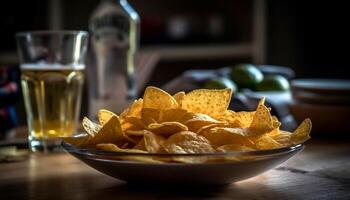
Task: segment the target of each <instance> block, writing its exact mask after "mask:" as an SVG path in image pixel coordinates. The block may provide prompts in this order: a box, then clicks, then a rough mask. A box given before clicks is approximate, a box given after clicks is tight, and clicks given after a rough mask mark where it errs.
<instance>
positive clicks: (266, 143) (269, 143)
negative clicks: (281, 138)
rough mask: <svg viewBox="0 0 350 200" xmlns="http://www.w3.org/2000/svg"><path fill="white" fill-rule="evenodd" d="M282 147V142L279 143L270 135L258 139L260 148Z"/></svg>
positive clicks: (257, 143) (257, 144) (257, 145)
mask: <svg viewBox="0 0 350 200" xmlns="http://www.w3.org/2000/svg"><path fill="white" fill-rule="evenodd" d="M281 147H283V145H282V144H280V143H278V142H277V141H276V140H274V139H272V138H271V137H270V136H268V135H264V136H262V137H260V138H259V139H258V140H257V141H256V148H257V149H260V150H267V149H277V148H281Z"/></svg>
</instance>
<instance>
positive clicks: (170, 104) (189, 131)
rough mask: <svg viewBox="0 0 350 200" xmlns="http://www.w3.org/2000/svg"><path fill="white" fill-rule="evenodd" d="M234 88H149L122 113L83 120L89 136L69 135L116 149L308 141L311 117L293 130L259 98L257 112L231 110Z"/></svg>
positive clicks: (225, 148)
mask: <svg viewBox="0 0 350 200" xmlns="http://www.w3.org/2000/svg"><path fill="white" fill-rule="evenodd" d="M231 95H232V92H231V90H230V89H222V90H206V89H199V90H194V91H191V92H189V93H187V94H185V92H178V93H176V94H175V95H173V96H171V95H170V94H168V93H167V92H165V91H163V90H161V89H159V88H156V87H147V88H146V91H145V93H144V96H143V98H142V99H138V100H135V101H134V102H133V103H132V105H130V106H129V107H128V108H126V109H125V110H124V111H123V112H122V113H121V114H120V115H117V114H114V113H113V112H111V111H108V110H100V111H99V113H98V120H99V123H94V122H92V121H91V120H89V119H88V118H86V117H85V118H84V119H83V127H84V129H85V130H86V132H87V134H85V135H83V136H82V137H70V138H66V141H67V142H68V143H71V144H72V145H75V146H77V147H80V148H95V149H101V150H107V151H114V152H134V153H171V154H173V153H176V154H188V153H191V154H196V153H214V152H232V151H253V150H266V149H275V148H281V147H285V146H291V145H295V144H300V143H303V142H305V141H306V140H308V139H309V138H310V137H309V134H310V131H311V121H310V119H305V120H304V121H303V122H302V123H301V124H300V126H299V127H298V128H297V129H296V130H295V131H294V132H293V133H290V132H287V131H282V130H280V128H279V127H280V125H281V123H280V122H279V121H278V119H277V118H276V117H275V116H272V115H271V114H270V108H268V107H266V106H265V105H264V101H265V99H264V98H263V99H261V100H260V102H259V104H258V105H257V108H256V110H255V111H252V112H235V111H232V110H228V106H229V103H230V100H231Z"/></svg>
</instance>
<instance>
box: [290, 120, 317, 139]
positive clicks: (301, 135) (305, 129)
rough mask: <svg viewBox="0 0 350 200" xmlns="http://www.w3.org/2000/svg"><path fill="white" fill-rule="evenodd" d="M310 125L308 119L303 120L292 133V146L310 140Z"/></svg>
mask: <svg viewBox="0 0 350 200" xmlns="http://www.w3.org/2000/svg"><path fill="white" fill-rule="evenodd" d="M311 128H312V123H311V120H310V119H309V118H307V119H305V120H304V121H303V122H302V123H301V124H300V125H299V127H298V128H297V129H296V130H295V131H294V132H293V133H292V135H291V141H292V143H293V144H301V143H303V142H305V141H306V140H308V139H310V132H311Z"/></svg>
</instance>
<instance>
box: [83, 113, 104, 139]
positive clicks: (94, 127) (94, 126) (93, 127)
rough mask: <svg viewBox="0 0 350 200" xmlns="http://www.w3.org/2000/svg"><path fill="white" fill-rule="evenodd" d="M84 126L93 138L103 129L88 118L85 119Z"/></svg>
mask: <svg viewBox="0 0 350 200" xmlns="http://www.w3.org/2000/svg"><path fill="white" fill-rule="evenodd" d="M82 124H83V127H84V129H85V131H86V132H87V133H88V134H89V135H91V136H94V135H95V134H96V133H97V132H98V131H99V130H100V129H101V126H100V125H99V124H96V123H94V122H92V121H91V120H90V119H89V118H87V117H84V118H83V122H82Z"/></svg>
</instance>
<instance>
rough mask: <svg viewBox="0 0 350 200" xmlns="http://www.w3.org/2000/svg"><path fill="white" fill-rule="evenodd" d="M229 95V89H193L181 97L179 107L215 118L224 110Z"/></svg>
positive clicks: (230, 92)
mask: <svg viewBox="0 0 350 200" xmlns="http://www.w3.org/2000/svg"><path fill="white" fill-rule="evenodd" d="M231 95H232V90H231V89H222V90H207V89H199V90H193V91H192V92H189V93H188V94H186V96H185V97H184V98H183V100H182V105H181V107H182V108H183V109H185V110H187V111H188V112H193V113H202V114H207V115H210V116H211V117H214V118H216V117H220V116H221V115H222V113H224V112H226V110H227V108H228V106H229V104H230V100H231Z"/></svg>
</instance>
